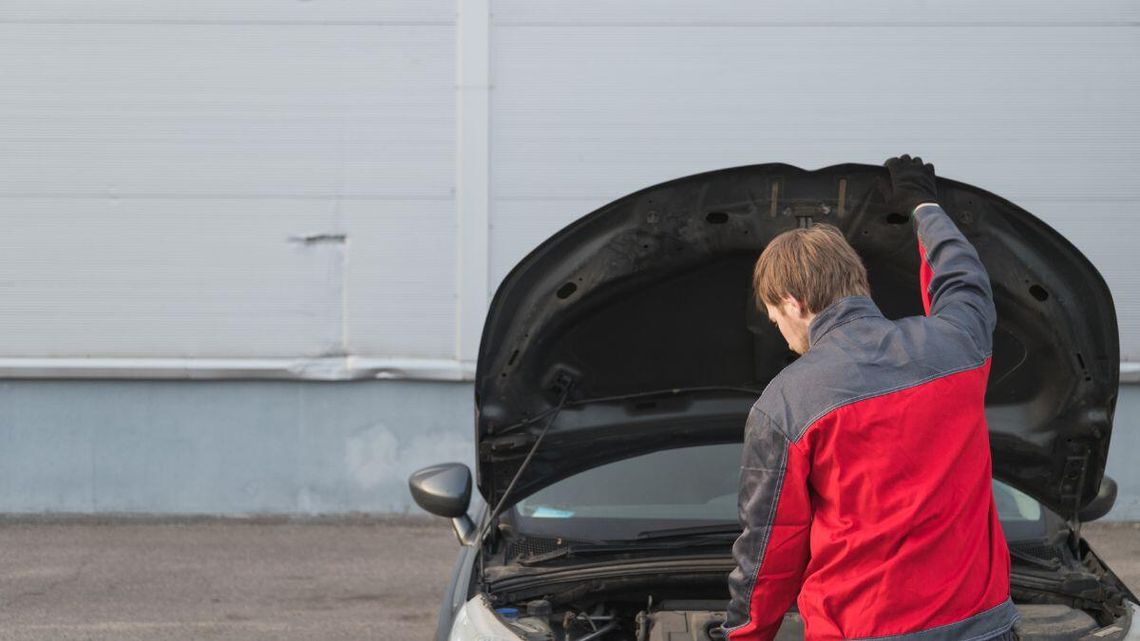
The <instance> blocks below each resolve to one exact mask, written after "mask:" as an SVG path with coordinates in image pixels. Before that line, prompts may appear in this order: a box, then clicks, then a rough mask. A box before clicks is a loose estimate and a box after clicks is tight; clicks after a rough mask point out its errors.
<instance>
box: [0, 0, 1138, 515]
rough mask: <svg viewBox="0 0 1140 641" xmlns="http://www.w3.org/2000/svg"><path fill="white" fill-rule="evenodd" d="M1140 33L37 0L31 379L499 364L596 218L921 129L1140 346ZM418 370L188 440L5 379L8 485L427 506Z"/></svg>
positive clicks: (550, 11) (438, 372) (1004, 7)
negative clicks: (749, 171) (689, 187)
mask: <svg viewBox="0 0 1140 641" xmlns="http://www.w3.org/2000/svg"><path fill="white" fill-rule="evenodd" d="M1138 31H1140V5H1137V4H1136V3H1134V2H1131V1H1130V0H1109V1H1106V2H1101V3H1095V4H1088V3H1080V2H1076V1H1075V0H1066V1H1063V2H1052V3H1038V2H1031V1H1029V0H1015V1H1013V2H1007V3H1000V4H995V3H989V2H983V1H982V0H964V1H963V2H956V3H935V2H925V1H923V2H911V1H904V0H873V1H871V2H867V3H858V4H852V3H844V2H838V1H837V0H826V1H821V0H809V1H794V0H778V1H776V2H769V3H754V2H743V1H729V0H709V1H707V2H700V3H692V2H682V1H681V0H628V1H626V2H610V1H605V2H602V1H601V0H579V1H577V2H567V1H558V2H553V1H550V2H535V1H526V2H523V1H520V0H453V1H447V2H428V1H420V0H236V1H223V0H198V1H196V2H192V3H185V2H175V1H174V0H153V1H144V0H102V1H100V2H85V1H82V0H6V1H5V2H3V3H0V150H2V153H0V220H2V221H3V222H4V233H3V234H0V293H2V296H0V377H40V378H74V377H81V378H134V379H151V378H232V377H243V378H250V377H252V378H294V379H318V380H325V379H344V378H370V377H392V378H420V379H437V380H438V379H442V380H462V379H469V378H470V375H471V373H472V371H473V363H472V359H473V358H474V355H475V349H476V347H477V342H478V338H479V333H480V330H481V325H482V320H483V314H484V312H485V308H486V303H487V301H488V298H489V296H490V295H491V293H492V292H493V290H494V287H495V286H496V285H497V284H498V282H499V281H500V280H501V279H502V277H503V276H504V275H505V274H506V273H507V271H508V270H509V269H510V267H511V266H512V265H513V264H514V263H515V262H516V261H517V260H518V259H519V258H521V257H522V256H523V255H524V254H525V253H526V252H527V251H529V250H530V249H531V248H532V247H534V246H535V245H536V244H537V243H539V242H540V241H541V240H542V239H544V238H545V237H547V236H548V235H549V234H551V233H552V232H554V231H556V230H557V229H558V228H560V227H562V226H563V225H565V224H567V223H568V222H570V221H572V220H573V219H575V218H577V217H578V216H581V215H583V214H585V213H587V212H589V211H591V210H593V209H594V208H596V207H598V206H600V205H603V204H605V203H606V202H609V201H610V200H612V199H614V198H617V197H619V196H622V195H624V194H627V193H629V192H632V191H634V190H637V189H640V188H642V187H645V186H647V185H651V184H654V183H657V182H660V181H663V180H668V179H671V178H675V177H678V176H681V175H686V174H690V173H694V172H699V171H706V170H710V169H716V168H720V167H726V166H733V165H741V164H750V163H762V162H776V161H778V162H786V163H790V164H795V165H799V166H801V167H805V168H813V167H821V166H826V165H831V164H835V163H843V162H864V163H878V162H881V161H882V160H883V159H884V158H886V157H887V156H889V155H894V154H897V153H902V152H917V153H921V154H922V155H924V156H925V157H927V158H929V159H931V160H933V161H934V162H935V163H936V164H937V165H938V168H939V171H940V173H941V174H942V175H945V176H947V177H952V178H956V179H960V180H963V181H966V182H969V183H972V184H975V185H978V186H980V187H984V188H986V189H989V190H991V191H994V192H997V193H999V194H1001V195H1003V196H1005V197H1007V198H1009V199H1011V200H1013V201H1014V202H1017V203H1019V204H1021V205H1022V206H1024V207H1026V208H1027V209H1029V210H1030V211H1033V212H1034V213H1036V214H1037V215H1039V216H1040V217H1042V218H1043V219H1045V220H1046V221H1047V222H1049V223H1050V224H1051V225H1053V226H1054V227H1056V228H1057V229H1058V230H1060V231H1061V232H1062V233H1064V234H1065V235H1066V236H1068V237H1069V238H1070V239H1072V240H1073V241H1074V242H1075V243H1076V244H1077V245H1078V246H1079V247H1080V248H1081V249H1082V250H1083V251H1084V252H1085V253H1086V254H1087V255H1088V256H1089V257H1090V258H1091V259H1092V261H1093V262H1094V263H1095V264H1096V265H1097V266H1098V267H1099V268H1100V270H1101V272H1102V273H1103V274H1104V275H1105V277H1106V279H1107V280H1108V282H1109V284H1110V286H1111V287H1112V289H1113V292H1114V294H1115V297H1116V303H1117V310H1118V315H1119V321H1120V327H1121V338H1122V357H1123V358H1124V360H1125V361H1127V362H1131V363H1138V362H1140V275H1138V273H1140V271H1138V270H1137V269H1136V266H1137V264H1138V261H1137V259H1136V258H1134V254H1135V249H1134V246H1135V245H1136V244H1137V243H1138V242H1140V216H1134V215H1133V214H1132V211H1131V208H1132V203H1133V202H1135V201H1137V199H1138V197H1140V181H1137V179H1136V176H1137V175H1140V154H1137V153H1136V151H1137V149H1140V106H1138V105H1140V100H1138V98H1140V73H1138V72H1140V38H1138V37H1137V36H1138V35H1140V33H1138ZM1130 371H1132V372H1133V374H1132V380H1133V381H1137V380H1140V368H1137V367H1136V366H1131V369H1130ZM290 385H296V386H297V387H293V386H290ZM392 385H396V386H397V387H396V388H391V389H388V388H386V389H385V390H384V391H385V393H387V394H388V396H382V398H380V397H378V398H380V400H376V402H369V403H364V402H359V403H357V404H356V405H352V404H344V403H342V402H340V401H337V400H335V399H341V398H342V397H346V395H347V396H352V398H357V397H356V396H354V395H361V398H370V397H369V396H368V394H366V393H365V391H362V390H361V389H360V388H351V389H349V388H345V387H344V386H332V387H322V386H314V385H300V384H268V383H267V384H257V385H251V386H248V387H242V388H241V389H242V390H245V391H244V392H242V393H241V394H238V393H236V392H235V391H234V389H236V388H232V387H224V386H220V385H219V386H212V385H207V386H204V387H196V388H194V389H193V392H192V394H190V395H189V396H187V398H190V397H193V398H194V399H197V400H196V401H195V402H196V403H199V402H200V403H206V404H209V403H211V401H209V400H208V399H211V398H212V399H216V402H217V403H218V405H217V406H216V407H212V408H211V409H212V410H213V411H212V413H206V414H203V415H202V416H198V415H185V416H184V415H182V414H179V415H178V418H177V421H176V423H177V429H174V428H171V429H174V432H172V433H176V434H177V435H178V436H177V439H178V444H179V445H178V447H177V454H175V453H174V452H173V451H172V450H171V447H170V442H169V440H170V439H171V438H173V437H172V436H171V433H167V432H166V431H163V430H164V429H166V428H161V427H156V426H162V425H166V424H167V423H168V422H169V421H170V420H173V419H172V415H171V414H170V413H171V412H176V413H177V412H183V413H185V410H186V403H184V402H183V401H181V400H179V399H181V398H182V395H181V394H178V393H173V391H170V390H168V389H167V388H164V387H155V386H152V385H150V384H148V383H145V382H141V383H140V382H134V381H120V382H117V383H115V382H94V381H93V382H90V383H83V384H81V383H74V384H72V383H67V382H61V383H55V382H52V383H47V382H45V383H43V384H42V389H41V392H42V393H36V390H37V389H40V388H36V387H35V385H33V384H8V383H2V382H0V388H4V389H0V392H5V393H7V394H8V395H9V398H10V400H11V401H12V402H11V403H10V404H9V406H8V408H7V409H6V410H5V412H7V413H6V414H4V420H3V421H0V432H3V433H4V434H5V438H6V439H7V440H6V442H9V443H10V445H12V447H10V448H8V449H6V450H5V451H4V453H3V457H0V458H5V461H8V463H7V464H6V465H4V466H0V468H3V469H7V470H9V472H8V475H9V476H10V477H11V478H9V480H10V481H11V482H10V483H5V484H3V485H4V486H5V487H8V488H10V489H9V491H7V492H6V493H4V492H0V511H10V510H16V511H28V510H30V511H36V510H45V509H47V510H53V509H54V510H59V509H62V510H79V511H88V510H90V511H99V510H121V509H127V510H141V511H148V510H149V511H204V512H210V511H220V512H230V511H259V510H268V511H294V510H296V511H312V510H317V511H321V510H332V511H336V510H347V511H351V510H353V509H378V508H377V506H385V505H387V506H397V508H398V506H401V505H403V506H406V505H407V496H406V492H405V490H404V489H403V482H402V480H401V479H402V474H403V473H404V472H406V470H403V468H400V469H399V470H396V471H393V470H388V472H391V473H387V472H385V473H384V474H380V475H379V476H377V475H376V474H374V473H373V472H375V470H373V469H372V468H373V467H376V466H381V467H383V466H384V465H389V466H391V465H396V463H393V462H392V460H394V459H393V457H397V456H402V455H399V454H398V453H400V452H405V453H406V452H418V454H415V455H414V456H413V455H412V454H408V455H407V456H408V457H411V458H414V459H415V460H416V461H419V459H420V458H424V462H430V461H427V460H426V459H427V458H430V457H431V456H434V452H432V451H430V450H431V448H428V447H425V446H423V443H422V441H423V438H424V437H423V433H422V432H423V430H424V429H427V428H424V426H423V425H422V424H421V423H422V420H421V419H422V417H420V418H416V416H418V415H415V413H414V412H410V411H407V408H405V407H404V406H403V405H401V404H399V403H389V402H388V401H387V400H383V399H388V398H389V396H393V395H394V396H397V397H398V396H400V394H401V393H402V392H401V390H403V389H404V388H403V387H399V386H401V385H407V390H408V391H409V392H410V391H413V388H414V392H415V399H418V400H416V403H426V404H429V405H430V404H432V403H433V401H430V400H426V399H431V398H434V399H436V400H437V401H439V403H437V405H438V406H439V407H443V408H447V411H445V412H443V413H442V414H441V415H440V417H439V418H438V420H436V421H435V423H432V424H431V425H430V426H429V427H430V430H429V431H430V433H431V435H432V437H431V439H432V440H433V442H434V440H438V439H439V437H440V435H441V434H444V433H445V432H446V429H447V428H446V425H450V424H452V423H457V422H460V421H459V420H458V419H456V418H455V417H457V416H461V415H462V414H463V410H462V408H461V405H462V404H463V403H464V402H465V401H464V400H463V394H462V393H459V392H457V390H456V388H455V387H454V386H450V387H448V386H445V385H439V386H438V390H439V391H438V393H436V392H434V391H432V388H431V386H428V387H427V388H424V387H422V386H414V385H413V384H404V383H394V384H392ZM302 388H303V389H302ZM186 389H187V391H188V393H189V391H190V388H186ZM299 389H300V390H301V391H297V390H299ZM156 390H162V393H161V394H158V393H156ZM350 392H351V394H350ZM1131 392H1140V388H1136V387H1132V386H1130V387H1129V388H1128V389H1127V390H1126V393H1125V394H1124V395H1123V400H1122V407H1125V405H1127V406H1128V407H1135V406H1137V403H1140V394H1131V396H1130V393H1131ZM52 398H67V399H71V400H69V401H67V402H68V403H73V404H74V406H73V407H71V406H69V407H68V408H61V407H56V406H55V403H54V402H53V401H51V400H50V399H52ZM282 403H296V404H297V410H296V411H293V410H288V411H286V410H285V409H283V408H282V407H280V405H281V404H282ZM262 405H264V406H265V407H262ZM120 406H122V407H123V408H124V409H122V410H121V411H120V410H117V409H115V408H117V407H120ZM310 406H312V407H319V408H322V410H321V411H320V412H316V413H313V412H309V413H306V410H305V408H307V407H310ZM89 407H95V408H97V409H98V410H99V413H97V416H99V417H101V418H99V419H98V420H99V421H100V423H99V425H91V424H88V423H90V422H91V421H92V420H95V419H91V418H89V417H87V415H86V414H85V413H84V412H86V410H84V409H83V408H89ZM331 408H337V409H336V410H335V411H334V410H333V409H331ZM353 408H355V409H353ZM0 409H3V408H0ZM64 410H67V411H64ZM310 414H312V415H311V416H310ZM428 414H430V415H434V414H433V413H431V412H429V413H428ZM1134 414H1135V412H1133V415H1129V416H1118V422H1117V437H1116V439H1117V441H1118V443H1119V442H1120V440H1121V438H1122V437H1123V440H1124V441H1125V442H1124V445H1128V443H1129V442H1135V441H1136V436H1135V435H1134V434H1135V429H1134V428H1135V422H1136V419H1135V418H1134ZM334 415H335V416H334ZM377 416H382V417H383V418H382V420H381V421H380V423H377V422H376V421H377V420H378V419H376V417H377ZM445 416H446V417H450V418H446V420H445ZM85 421H86V422H85ZM322 421H330V422H329V423H328V424H327V425H323V424H322ZM429 422H430V421H429ZM461 422H462V424H456V426H455V428H454V429H455V434H456V440H455V442H454V443H450V444H443V451H447V452H458V451H460V450H462V451H466V450H467V449H468V448H469V447H470V441H469V431H470V427H469V423H467V422H466V421H461ZM437 423H438V424H437ZM255 424H256V425H255ZM445 424H446V425H445ZM330 426H331V427H330ZM243 430H244V431H243ZM432 430H434V431H432ZM362 435H365V436H367V438H365V437H364V436H362ZM368 435H370V436H368ZM417 438H418V439H420V440H416V439H417ZM353 439H355V440H353ZM361 439H363V440H361ZM1128 439H1131V441H1129V440H1128ZM266 440H271V441H273V442H272V443H268V444H267V443H266ZM120 442H121V443H126V444H129V447H123V448H120V447H110V446H107V445H106V444H107V443H120ZM362 442H366V443H369V444H371V445H368V446H367V447H365V448H364V449H365V450H367V452H368V455H367V456H363V457H362V455H361V454H360V452H361V451H362V450H361V447H362V446H361V444H360V443H362ZM416 443H420V445H415V444H416ZM267 445H268V446H269V449H266V446H267ZM273 448H277V449H273ZM278 450H280V451H281V452H284V454H283V455H282V456H280V457H278V456H275V455H272V456H271V455H267V454H266V452H276V451H278ZM421 450H422V451H421ZM1119 450H1120V448H1119V447H1117V448H1114V456H1117V457H1119V456H1120V453H1119ZM312 451H319V452H320V455H319V456H316V458H313V456H314V455H312V454H311V452H312ZM221 454H225V456H226V457H227V458H225V460H226V461H230V462H234V461H245V462H246V464H245V465H244V466H243V465H242V464H240V463H239V464H236V465H222V464H221V463H219V461H220V460H221V459H219V458H218V457H219V456H220V455H221ZM421 455H422V456H421ZM453 456H454V457H459V456H458V455H453ZM390 459H392V460H390ZM151 460H154V461H163V463H162V464H161V465H158V464H156V465H149V464H148V465H143V466H142V467H139V465H140V464H141V463H140V461H151ZM409 460H410V459H409ZM1118 460H1123V459H1118ZM53 461H54V462H55V463H57V464H54V466H53V465H43V463H44V462H53ZM361 461H364V462H365V463H367V464H365V463H361ZM376 461H379V463H377V462H376ZM408 464H409V465H411V464H413V463H408ZM416 464H418V463H416ZM21 465H22V466H23V467H21ZM85 466H86V467H85ZM338 466H339V467H338ZM152 468H153V469H152ZM160 468H161V469H160ZM1126 468H1128V466H1122V465H1119V464H1118V467H1117V469H1118V470H1119V471H1120V472H1123V473H1124V474H1132V475H1131V476H1128V477H1127V478H1125V479H1121V480H1122V481H1123V482H1122V494H1121V496H1122V504H1123V510H1124V511H1123V512H1122V514H1124V515H1125V517H1127V516H1128V515H1131V517H1132V518H1135V517H1136V516H1137V515H1140V474H1134V473H1132V471H1130V469H1126ZM393 469H395V468H393ZM1110 469H1111V468H1110ZM124 470H126V471H124ZM297 470H301V472H298V471H297ZM306 470H307V471H306ZM400 470H402V471H400ZM397 472H399V473H397ZM250 478H253V479H255V480H256V482H254V481H250V480H249V479H250ZM377 478H379V479H382V482H381V481H376V480H375V479H377ZM314 479H315V480H314ZM370 479H371V480H370ZM175 481H177V482H175ZM142 487H145V488H148V492H147V493H146V495H145V497H143V498H139V496H137V492H135V490H134V489H132V488H142ZM251 488H252V489H251ZM132 492H135V493H132ZM235 497H236V498H235ZM239 499H240V500H239ZM397 508H393V509H397Z"/></svg>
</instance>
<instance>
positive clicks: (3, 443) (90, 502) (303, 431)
mask: <svg viewBox="0 0 1140 641" xmlns="http://www.w3.org/2000/svg"><path fill="white" fill-rule="evenodd" d="M472 404H473V391H472V387H471V385H470V384H469V383H440V382H413V381H361V382H351V383H316V382H286V381H240V382H234V381H228V382H215V381H202V382H187V381H7V382H3V383H0V513H3V514H45V513H47V514H50V513H78V514H121V513H128V514H157V515H163V514H167V515H169V514H178V515H188V514H216V515H247V514H252V515H262V514H276V515H297V516H305V515H326V514H327V515H336V514H351V513H373V514H377V513H382V514H390V513H396V514H404V513H418V509H417V508H415V506H414V505H412V501H411V497H410V496H409V495H408V491H407V481H406V479H407V476H408V474H410V473H411V472H412V471H414V470H416V469H418V468H420V467H422V466H424V465H429V464H431V463H437V462H442V461H461V462H465V463H468V464H471V462H472V461H473V458H474V449H473V433H474V413H473V409H472ZM1138 451H1140V386H1136V385H1126V386H1124V387H1122V388H1121V394H1120V400H1119V402H1118V405H1117V411H1116V427H1115V430H1114V433H1113V443H1112V448H1111V450H1110V455H1109V464H1108V473H1109V474H1110V475H1111V476H1113V478H1115V479H1116V480H1117V482H1118V483H1119V485H1120V496H1119V499H1118V500H1117V503H1116V507H1115V508H1114V509H1113V511H1112V512H1111V513H1110V514H1109V516H1108V517H1107V519H1109V520H1120V521H1122V520H1140V466H1137V465H1136V452H1138Z"/></svg>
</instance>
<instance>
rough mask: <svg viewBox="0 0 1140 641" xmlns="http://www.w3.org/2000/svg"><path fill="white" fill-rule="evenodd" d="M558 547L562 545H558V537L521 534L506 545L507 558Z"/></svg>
mask: <svg viewBox="0 0 1140 641" xmlns="http://www.w3.org/2000/svg"><path fill="white" fill-rule="evenodd" d="M560 547H562V545H559V543H558V539H547V538H540V537H530V536H522V537H519V538H517V539H515V540H513V541H511V543H510V545H509V546H508V547H507V558H515V559H518V558H524V557H528V556H534V555H536V554H546V553H547V552H553V551H554V550H557V549H558V548H560Z"/></svg>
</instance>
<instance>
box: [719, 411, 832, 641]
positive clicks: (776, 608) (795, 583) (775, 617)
mask: <svg viewBox="0 0 1140 641" xmlns="http://www.w3.org/2000/svg"><path fill="white" fill-rule="evenodd" d="M810 467H811V466H810V463H809V459H808V457H807V456H806V455H805V454H804V453H803V452H802V451H801V450H800V448H799V447H798V446H797V445H796V444H795V443H792V442H791V441H790V440H789V439H788V437H787V436H786V434H785V432H784V431H782V430H780V429H779V427H778V426H777V425H775V424H774V423H773V421H772V420H771V419H770V418H769V417H768V416H767V415H765V414H764V413H763V412H762V411H760V410H758V409H756V408H755V407H754V408H753V409H752V412H751V413H749V415H748V422H747V424H746V426H745V434H744V453H743V455H742V459H741V467H740V497H739V502H738V506H739V509H740V522H741V525H742V526H743V532H742V533H741V535H740V538H738V539H737V540H736V543H735V544H734V545H733V547H732V554H733V556H734V557H735V559H736V569H735V570H733V571H732V574H730V575H729V579H728V586H729V592H730V593H731V595H732V599H731V601H730V602H729V606H728V612H727V620H726V621H725V624H724V628H725V631H726V632H727V636H728V639H729V641H770V640H771V639H772V638H773V637H774V636H776V632H777V630H779V629H780V623H781V622H782V621H783V617H784V613H785V612H787V611H788V608H789V607H790V606H791V605H792V602H793V601H795V599H796V596H797V595H798V594H799V591H800V585H801V583H802V582H803V573H804V568H805V567H806V566H807V562H808V557H809V555H810V552H809V549H810V548H809V540H808V534H809V530H810V526H811V499H810V494H809V491H808V473H809V472H810Z"/></svg>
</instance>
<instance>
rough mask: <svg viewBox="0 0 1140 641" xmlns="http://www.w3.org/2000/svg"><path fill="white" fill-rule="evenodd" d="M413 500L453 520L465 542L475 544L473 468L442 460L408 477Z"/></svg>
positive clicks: (457, 534) (430, 510)
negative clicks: (469, 513)
mask: <svg viewBox="0 0 1140 641" xmlns="http://www.w3.org/2000/svg"><path fill="white" fill-rule="evenodd" d="M408 488H409V489H411V491H412V499H413V500H415V502H416V505H418V506H420V507H422V508H423V509H424V510H426V511H428V512H430V513H432V514H434V515H436V516H442V517H444V518H448V519H451V527H452V529H454V530H455V536H456V538H458V539H459V543H460V544H461V545H473V544H474V543H475V536H476V532H475V523H474V522H473V521H472V520H471V517H469V516H467V508H468V506H470V504H471V470H470V469H468V468H467V466H466V465H464V464H462V463H439V464H437V465H431V466H429V467H425V468H423V469H422V470H419V471H417V472H413V473H412V475H411V476H410V477H408Z"/></svg>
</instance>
